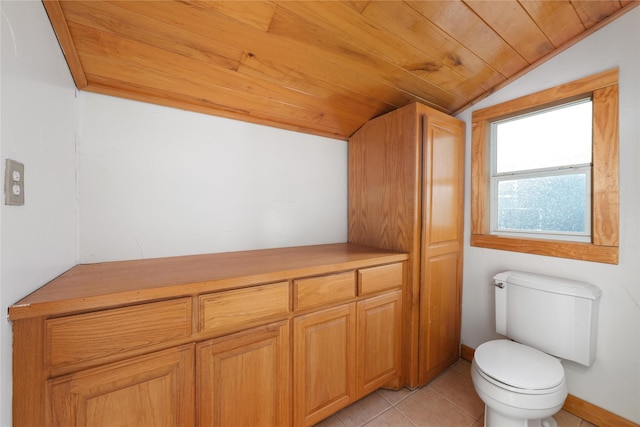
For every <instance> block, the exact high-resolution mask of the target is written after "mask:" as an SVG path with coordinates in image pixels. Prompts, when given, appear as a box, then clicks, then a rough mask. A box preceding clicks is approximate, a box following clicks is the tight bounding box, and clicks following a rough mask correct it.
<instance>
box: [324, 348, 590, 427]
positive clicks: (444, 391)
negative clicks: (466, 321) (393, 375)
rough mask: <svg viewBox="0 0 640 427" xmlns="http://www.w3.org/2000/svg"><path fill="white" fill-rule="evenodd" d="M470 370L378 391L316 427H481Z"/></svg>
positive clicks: (567, 417)
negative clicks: (418, 384) (411, 386)
mask: <svg viewBox="0 0 640 427" xmlns="http://www.w3.org/2000/svg"><path fill="white" fill-rule="evenodd" d="M470 368H471V363H469V362H468V361H466V360H460V361H458V362H457V363H456V364H455V365H453V366H452V367H451V368H449V369H448V370H447V371H445V372H444V373H443V374H442V375H440V376H439V377H437V378H436V379H434V380H433V381H431V382H430V383H429V384H427V385H426V386H424V387H422V388H420V389H416V390H409V389H406V388H404V389H402V390H398V391H392V390H378V391H377V392H375V393H372V394H370V395H369V396H367V397H365V398H363V399H361V400H359V401H357V402H355V403H354V404H352V405H351V406H348V407H346V408H344V409H343V410H342V411H340V412H338V413H337V414H335V415H333V416H332V417H330V418H327V419H326V420H324V421H323V422H321V423H319V424H316V427H364V426H366V427H482V426H483V425H484V422H483V414H484V404H483V403H482V401H481V400H480V398H479V397H478V395H477V394H476V392H475V390H474V388H473V383H472V382H471V374H470ZM554 418H555V419H556V421H557V422H558V426H559V427H595V426H594V425H593V424H591V423H588V422H587V421H584V420H582V419H580V418H578V417H576V416H574V415H572V414H570V413H568V412H566V411H560V412H559V413H558V414H556V415H555V416H554Z"/></svg>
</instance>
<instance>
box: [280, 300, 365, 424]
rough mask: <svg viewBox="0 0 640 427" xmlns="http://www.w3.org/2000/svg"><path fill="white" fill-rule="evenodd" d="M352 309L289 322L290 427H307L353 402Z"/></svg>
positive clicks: (342, 308)
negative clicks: (292, 407) (292, 377)
mask: <svg viewBox="0 0 640 427" xmlns="http://www.w3.org/2000/svg"><path fill="white" fill-rule="evenodd" d="M355 317H356V307H355V303H351V304H346V305H342V306H339V307H334V308H330V309H326V310H322V311H319V312H317V313H313V314H308V315H306V316H300V317H297V318H295V319H294V320H293V331H294V337H293V339H294V352H293V366H294V367H293V369H294V372H295V373H296V375H295V377H294V424H295V425H296V426H303V425H304V426H309V425H313V424H315V423H317V422H318V421H320V420H322V419H323V418H325V417H327V416H329V415H331V414H333V413H334V412H337V411H338V410H339V409H342V408H343V407H345V406H347V405H348V404H349V403H351V402H352V401H353V400H354V395H355V384H354V382H355V362H356V347H355V337H356V321H355Z"/></svg>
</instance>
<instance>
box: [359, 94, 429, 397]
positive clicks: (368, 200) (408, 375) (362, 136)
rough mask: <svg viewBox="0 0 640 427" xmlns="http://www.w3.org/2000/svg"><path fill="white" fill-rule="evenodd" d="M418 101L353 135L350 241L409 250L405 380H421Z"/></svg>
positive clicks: (405, 305)
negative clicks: (419, 370)
mask: <svg viewBox="0 0 640 427" xmlns="http://www.w3.org/2000/svg"><path fill="white" fill-rule="evenodd" d="M416 108H417V107H416V104H411V105H408V106H406V107H403V108H400V109H398V110H396V111H393V112H391V113H388V114H385V115H384V116H381V117H378V118H376V119H374V120H371V121H370V122H368V123H367V124H365V125H364V126H363V127H362V128H361V129H360V130H359V131H358V132H356V133H355V134H354V135H353V136H352V137H351V139H350V140H349V242H351V243H359V244H364V245H368V246H374V247H379V248H385V249H392V250H397V251H402V252H407V253H409V260H408V261H407V268H406V270H405V280H404V283H405V285H404V288H403V311H402V312H403V322H402V323H403V339H402V359H403V362H402V376H403V382H405V383H407V384H409V385H411V386H416V385H417V376H418V349H417V342H418V300H419V283H420V282H419V281H420V267H419V260H420V226H421V225H420V211H421V200H420V192H421V190H420V183H421V171H420V168H421V156H422V153H421V150H422V145H421V144H420V143H419V141H420V139H421V123H420V119H419V117H418V115H417V111H416Z"/></svg>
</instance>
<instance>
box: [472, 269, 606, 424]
mask: <svg viewBox="0 0 640 427" xmlns="http://www.w3.org/2000/svg"><path fill="white" fill-rule="evenodd" d="M494 280H495V282H494V283H495V286H496V288H495V289H496V293H495V300H496V307H495V311H496V332H498V333H499V334H501V335H504V336H506V337H508V338H511V339H512V340H513V341H510V340H495V341H489V342H486V343H484V344H482V345H480V346H479V347H478V348H477V349H476V351H475V355H474V358H473V362H472V364H471V378H472V380H473V385H474V387H475V389H476V391H477V392H478V395H479V396H480V398H481V399H482V401H483V402H484V403H485V415H484V425H485V427H557V423H556V422H555V420H554V419H553V418H552V417H551V416H552V415H553V414H555V413H556V412H558V411H559V410H560V408H562V405H563V404H564V400H565V398H566V397H567V384H566V382H565V375H564V368H563V366H562V365H561V364H560V360H559V359H564V360H571V361H573V362H577V363H580V364H582V365H585V366H590V365H591V364H592V363H593V361H594V360H595V355H596V336H597V333H596V332H597V329H596V328H597V323H598V304H599V299H600V296H601V295H602V291H601V290H600V289H599V288H598V287H596V286H594V285H591V284H589V283H584V282H577V281H573V280H565V279H559V278H556V277H549V276H543V275H539V274H532V273H524V272H519V271H506V272H503V273H499V274H497V275H496V276H494Z"/></svg>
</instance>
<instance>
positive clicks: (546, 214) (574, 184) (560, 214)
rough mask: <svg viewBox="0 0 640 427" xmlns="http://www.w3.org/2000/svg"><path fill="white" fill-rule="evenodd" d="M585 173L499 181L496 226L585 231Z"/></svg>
mask: <svg viewBox="0 0 640 427" xmlns="http://www.w3.org/2000/svg"><path fill="white" fill-rule="evenodd" d="M586 186H587V178H586V175H585V174H572V175H556V176H542V177H535V178H525V179H512V180H502V181H500V182H498V212H497V229H498V230H503V231H535V232H538V231H545V232H564V233H585V232H586V231H587V230H588V229H587V227H588V224H585V210H586V209H587V200H586V194H587V191H586Z"/></svg>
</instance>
